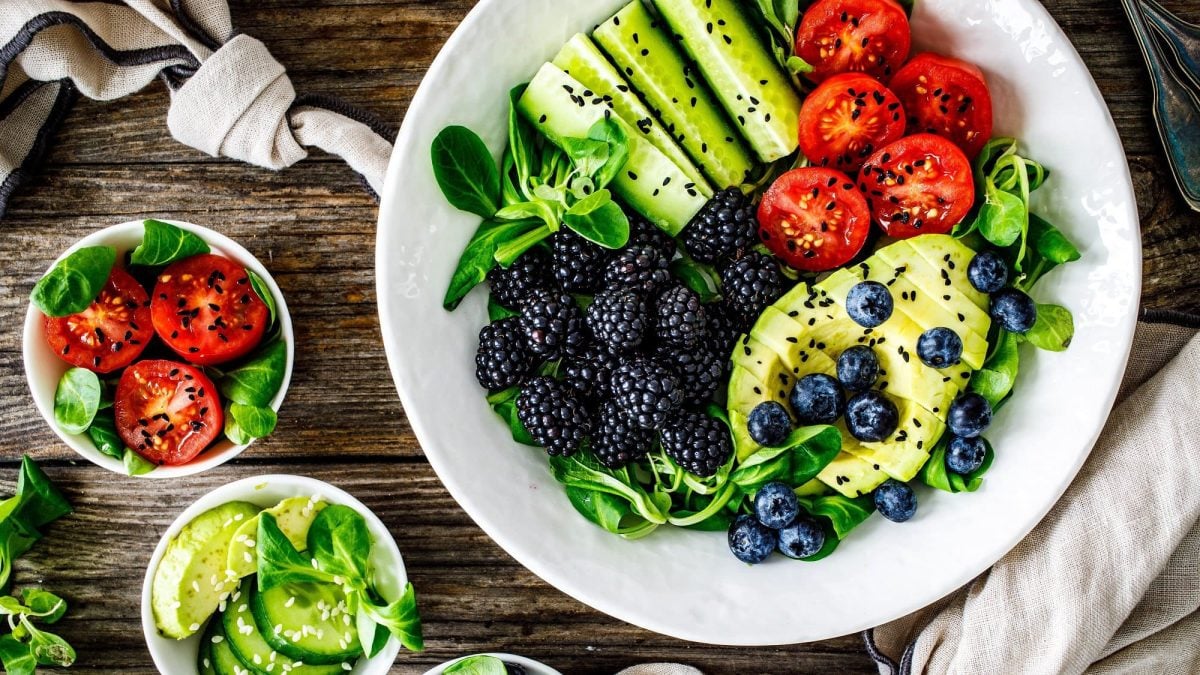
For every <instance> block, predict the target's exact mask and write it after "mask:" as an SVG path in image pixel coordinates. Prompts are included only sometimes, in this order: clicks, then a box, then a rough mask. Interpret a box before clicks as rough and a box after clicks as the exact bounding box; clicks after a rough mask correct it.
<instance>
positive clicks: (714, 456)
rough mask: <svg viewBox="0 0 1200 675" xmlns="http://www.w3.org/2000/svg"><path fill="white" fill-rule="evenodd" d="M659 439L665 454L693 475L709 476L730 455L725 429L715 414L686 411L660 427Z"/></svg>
mask: <svg viewBox="0 0 1200 675" xmlns="http://www.w3.org/2000/svg"><path fill="white" fill-rule="evenodd" d="M659 441H660V442H661V443H662V447H663V450H664V451H665V452H666V453H667V456H668V457H670V458H671V459H673V460H675V463H677V464H679V466H681V467H683V469H684V470H685V471H687V472H688V473H692V474H695V475H697V476H701V477H705V476H711V475H713V474H715V473H716V472H717V469H720V468H721V466H722V465H723V464H725V462H726V461H728V459H729V457H730V456H731V455H733V443H732V442H731V441H730V440H729V429H727V428H726V427H725V424H724V423H723V422H721V421H720V420H718V419H716V418H715V417H709V416H708V415H705V414H703V413H694V412H688V413H684V414H682V415H680V416H679V417H676V418H675V419H673V420H672V421H671V423H670V424H668V425H667V427H666V428H665V429H663V430H662V436H661V437H660V439H659Z"/></svg>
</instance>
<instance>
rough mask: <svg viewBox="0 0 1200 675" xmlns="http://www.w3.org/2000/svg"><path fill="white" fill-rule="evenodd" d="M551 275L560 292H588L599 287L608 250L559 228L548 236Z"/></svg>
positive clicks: (609, 253) (609, 255) (608, 259)
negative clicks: (552, 271) (552, 273)
mask: <svg viewBox="0 0 1200 675" xmlns="http://www.w3.org/2000/svg"><path fill="white" fill-rule="evenodd" d="M550 250H551V252H552V255H553V258H554V265H553V270H554V278H555V280H557V281H558V285H559V286H561V287H562V289H563V290H564V291H570V292H572V293H592V292H594V291H597V290H599V289H600V280H601V279H602V278H603V275H604V268H605V266H606V265H608V263H609V261H610V260H611V259H612V252H611V251H609V250H608V249H606V248H604V247H603V246H601V245H599V244H594V243H592V242H590V241H588V240H587V239H584V238H583V237H581V236H579V235H578V234H575V233H574V232H572V231H570V230H568V229H566V228H563V229H561V230H559V231H558V232H556V233H554V235H553V236H552V237H550Z"/></svg>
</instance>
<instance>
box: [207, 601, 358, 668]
mask: <svg viewBox="0 0 1200 675" xmlns="http://www.w3.org/2000/svg"><path fill="white" fill-rule="evenodd" d="M256 583H257V581H256V579H255V578H254V577H247V578H246V579H245V580H244V581H243V582H242V585H241V588H239V589H238V592H237V593H235V594H234V595H233V596H232V597H230V599H229V602H228V604H227V605H226V607H225V613H224V615H223V616H222V622H223V624H224V629H225V635H226V637H227V638H228V639H227V642H228V643H229V647H230V649H232V650H233V653H234V654H235V655H237V658H238V660H239V661H241V662H242V664H244V665H245V666H246V667H247V668H249V669H250V672H251V673H253V674H254V675H274V674H277V673H282V672H288V673H292V674H293V675H337V674H338V673H341V672H343V669H342V666H341V664H333V665H317V664H308V663H304V662H303V661H302V660H300V661H298V660H296V659H292V658H289V657H287V656H285V655H283V654H280V653H279V652H277V651H275V650H274V649H272V648H271V645H269V644H267V640H266V638H264V637H263V634H262V631H260V630H259V628H258V623H257V622H256V621H255V620H254V614H253V612H251V611H250V599H251V597H252V596H253V594H254V592H255V585H256ZM234 598H236V599H234ZM271 664H275V665H274V666H273V667H271V669H270V670H268V669H267V668H268V666H271Z"/></svg>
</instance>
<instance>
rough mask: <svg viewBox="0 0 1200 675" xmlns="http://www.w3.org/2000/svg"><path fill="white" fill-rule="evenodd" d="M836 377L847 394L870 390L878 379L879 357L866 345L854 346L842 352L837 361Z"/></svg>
mask: <svg viewBox="0 0 1200 675" xmlns="http://www.w3.org/2000/svg"><path fill="white" fill-rule="evenodd" d="M837 376H838V380H840V381H841V383H842V386H843V387H845V388H846V391H849V392H855V393H857V392H860V391H863V390H865V389H870V388H871V385H873V384H875V378H877V377H879V357H877V356H875V350H874V349H871V348H870V347H868V346H866V345H855V346H854V347H851V348H849V349H847V350H846V351H844V352H842V355H841V356H839V357H838V361H837Z"/></svg>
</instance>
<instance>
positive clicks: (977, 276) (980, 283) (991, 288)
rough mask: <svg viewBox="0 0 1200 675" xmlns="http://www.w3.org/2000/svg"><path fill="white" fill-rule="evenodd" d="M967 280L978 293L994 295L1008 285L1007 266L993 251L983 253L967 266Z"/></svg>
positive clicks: (972, 259)
mask: <svg viewBox="0 0 1200 675" xmlns="http://www.w3.org/2000/svg"><path fill="white" fill-rule="evenodd" d="M967 280H968V281H970V282H971V285H972V286H974V287H975V290H977V291H979V292H980V293H995V292H996V291H998V290H1000V289H1001V288H1004V284H1007V283H1008V265H1007V264H1006V263H1005V262H1004V258H1001V257H1000V254H999V253H996V252H995V251H983V252H981V253H977V254H975V257H974V258H971V264H969V265H967Z"/></svg>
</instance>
